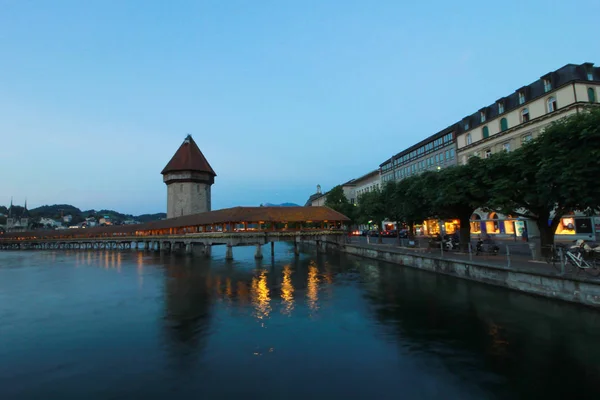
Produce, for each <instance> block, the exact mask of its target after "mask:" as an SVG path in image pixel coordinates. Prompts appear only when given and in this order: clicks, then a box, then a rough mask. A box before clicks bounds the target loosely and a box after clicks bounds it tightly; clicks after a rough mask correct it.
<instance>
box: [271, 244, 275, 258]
mask: <svg viewBox="0 0 600 400" xmlns="http://www.w3.org/2000/svg"><path fill="white" fill-rule="evenodd" d="M271 257H275V242H271Z"/></svg>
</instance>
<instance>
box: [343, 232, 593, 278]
mask: <svg viewBox="0 0 600 400" xmlns="http://www.w3.org/2000/svg"><path fill="white" fill-rule="evenodd" d="M349 244H351V245H354V246H360V247H364V248H372V249H385V250H386V251H392V252H397V253H404V254H407V253H408V254H410V253H413V254H423V255H427V256H429V257H436V258H443V259H446V260H457V261H463V262H464V261H468V262H473V263H477V264H483V265H488V266H492V267H496V268H501V269H508V270H511V271H522V272H531V273H535V274H541V275H547V276H552V277H556V276H559V277H560V276H562V277H564V278H568V279H574V280H579V281H594V282H597V281H600V277H594V276H591V275H589V274H587V273H586V272H585V271H583V270H581V269H580V268H573V269H574V271H572V272H565V274H564V275H561V272H560V269H561V266H560V263H557V264H556V266H553V265H552V264H548V263H546V262H545V261H534V260H532V259H531V255H529V256H524V255H521V254H513V253H511V254H510V255H507V254H506V250H505V249H503V248H502V247H503V246H500V252H499V253H498V254H497V255H492V254H480V255H477V256H476V255H475V254H474V253H472V254H468V253H462V252H458V251H444V252H443V253H442V251H441V249H437V248H426V247H420V248H410V247H400V246H398V244H397V243H394V244H389V243H386V244H377V243H358V242H352V241H351V242H350V243H349ZM502 250H504V253H503V252H502Z"/></svg>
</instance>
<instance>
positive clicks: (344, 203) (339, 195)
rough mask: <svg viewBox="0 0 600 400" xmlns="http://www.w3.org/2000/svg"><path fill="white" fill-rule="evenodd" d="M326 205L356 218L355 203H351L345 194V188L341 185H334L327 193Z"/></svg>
mask: <svg viewBox="0 0 600 400" xmlns="http://www.w3.org/2000/svg"><path fill="white" fill-rule="evenodd" d="M325 205H326V206H327V207H329V208H332V209H334V210H335V211H337V212H339V213H342V214H344V215H345V216H346V217H348V218H350V219H351V220H354V214H355V212H354V205H352V204H350V202H349V201H348V198H347V197H346V196H345V195H344V189H343V188H342V186H341V185H338V186H336V187H334V188H333V189H331V190H330V191H329V192H328V193H327V197H326V199H325Z"/></svg>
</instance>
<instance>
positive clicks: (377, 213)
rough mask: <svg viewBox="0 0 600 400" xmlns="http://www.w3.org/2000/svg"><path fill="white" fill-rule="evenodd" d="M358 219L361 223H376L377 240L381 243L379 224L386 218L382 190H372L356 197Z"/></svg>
mask: <svg viewBox="0 0 600 400" xmlns="http://www.w3.org/2000/svg"><path fill="white" fill-rule="evenodd" d="M357 213H358V215H359V220H360V221H361V222H362V223H368V221H373V223H376V224H377V227H378V229H379V239H378V242H379V243H382V238H381V226H382V221H383V220H384V219H385V218H386V209H385V205H384V200H383V195H382V192H381V191H379V190H373V191H370V192H366V193H364V194H362V195H361V196H360V197H359V198H358V211H357Z"/></svg>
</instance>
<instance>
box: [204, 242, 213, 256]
mask: <svg viewBox="0 0 600 400" xmlns="http://www.w3.org/2000/svg"><path fill="white" fill-rule="evenodd" d="M211 252H212V245H210V244H205V245H204V257H206V258H208V257H210V254H211Z"/></svg>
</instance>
